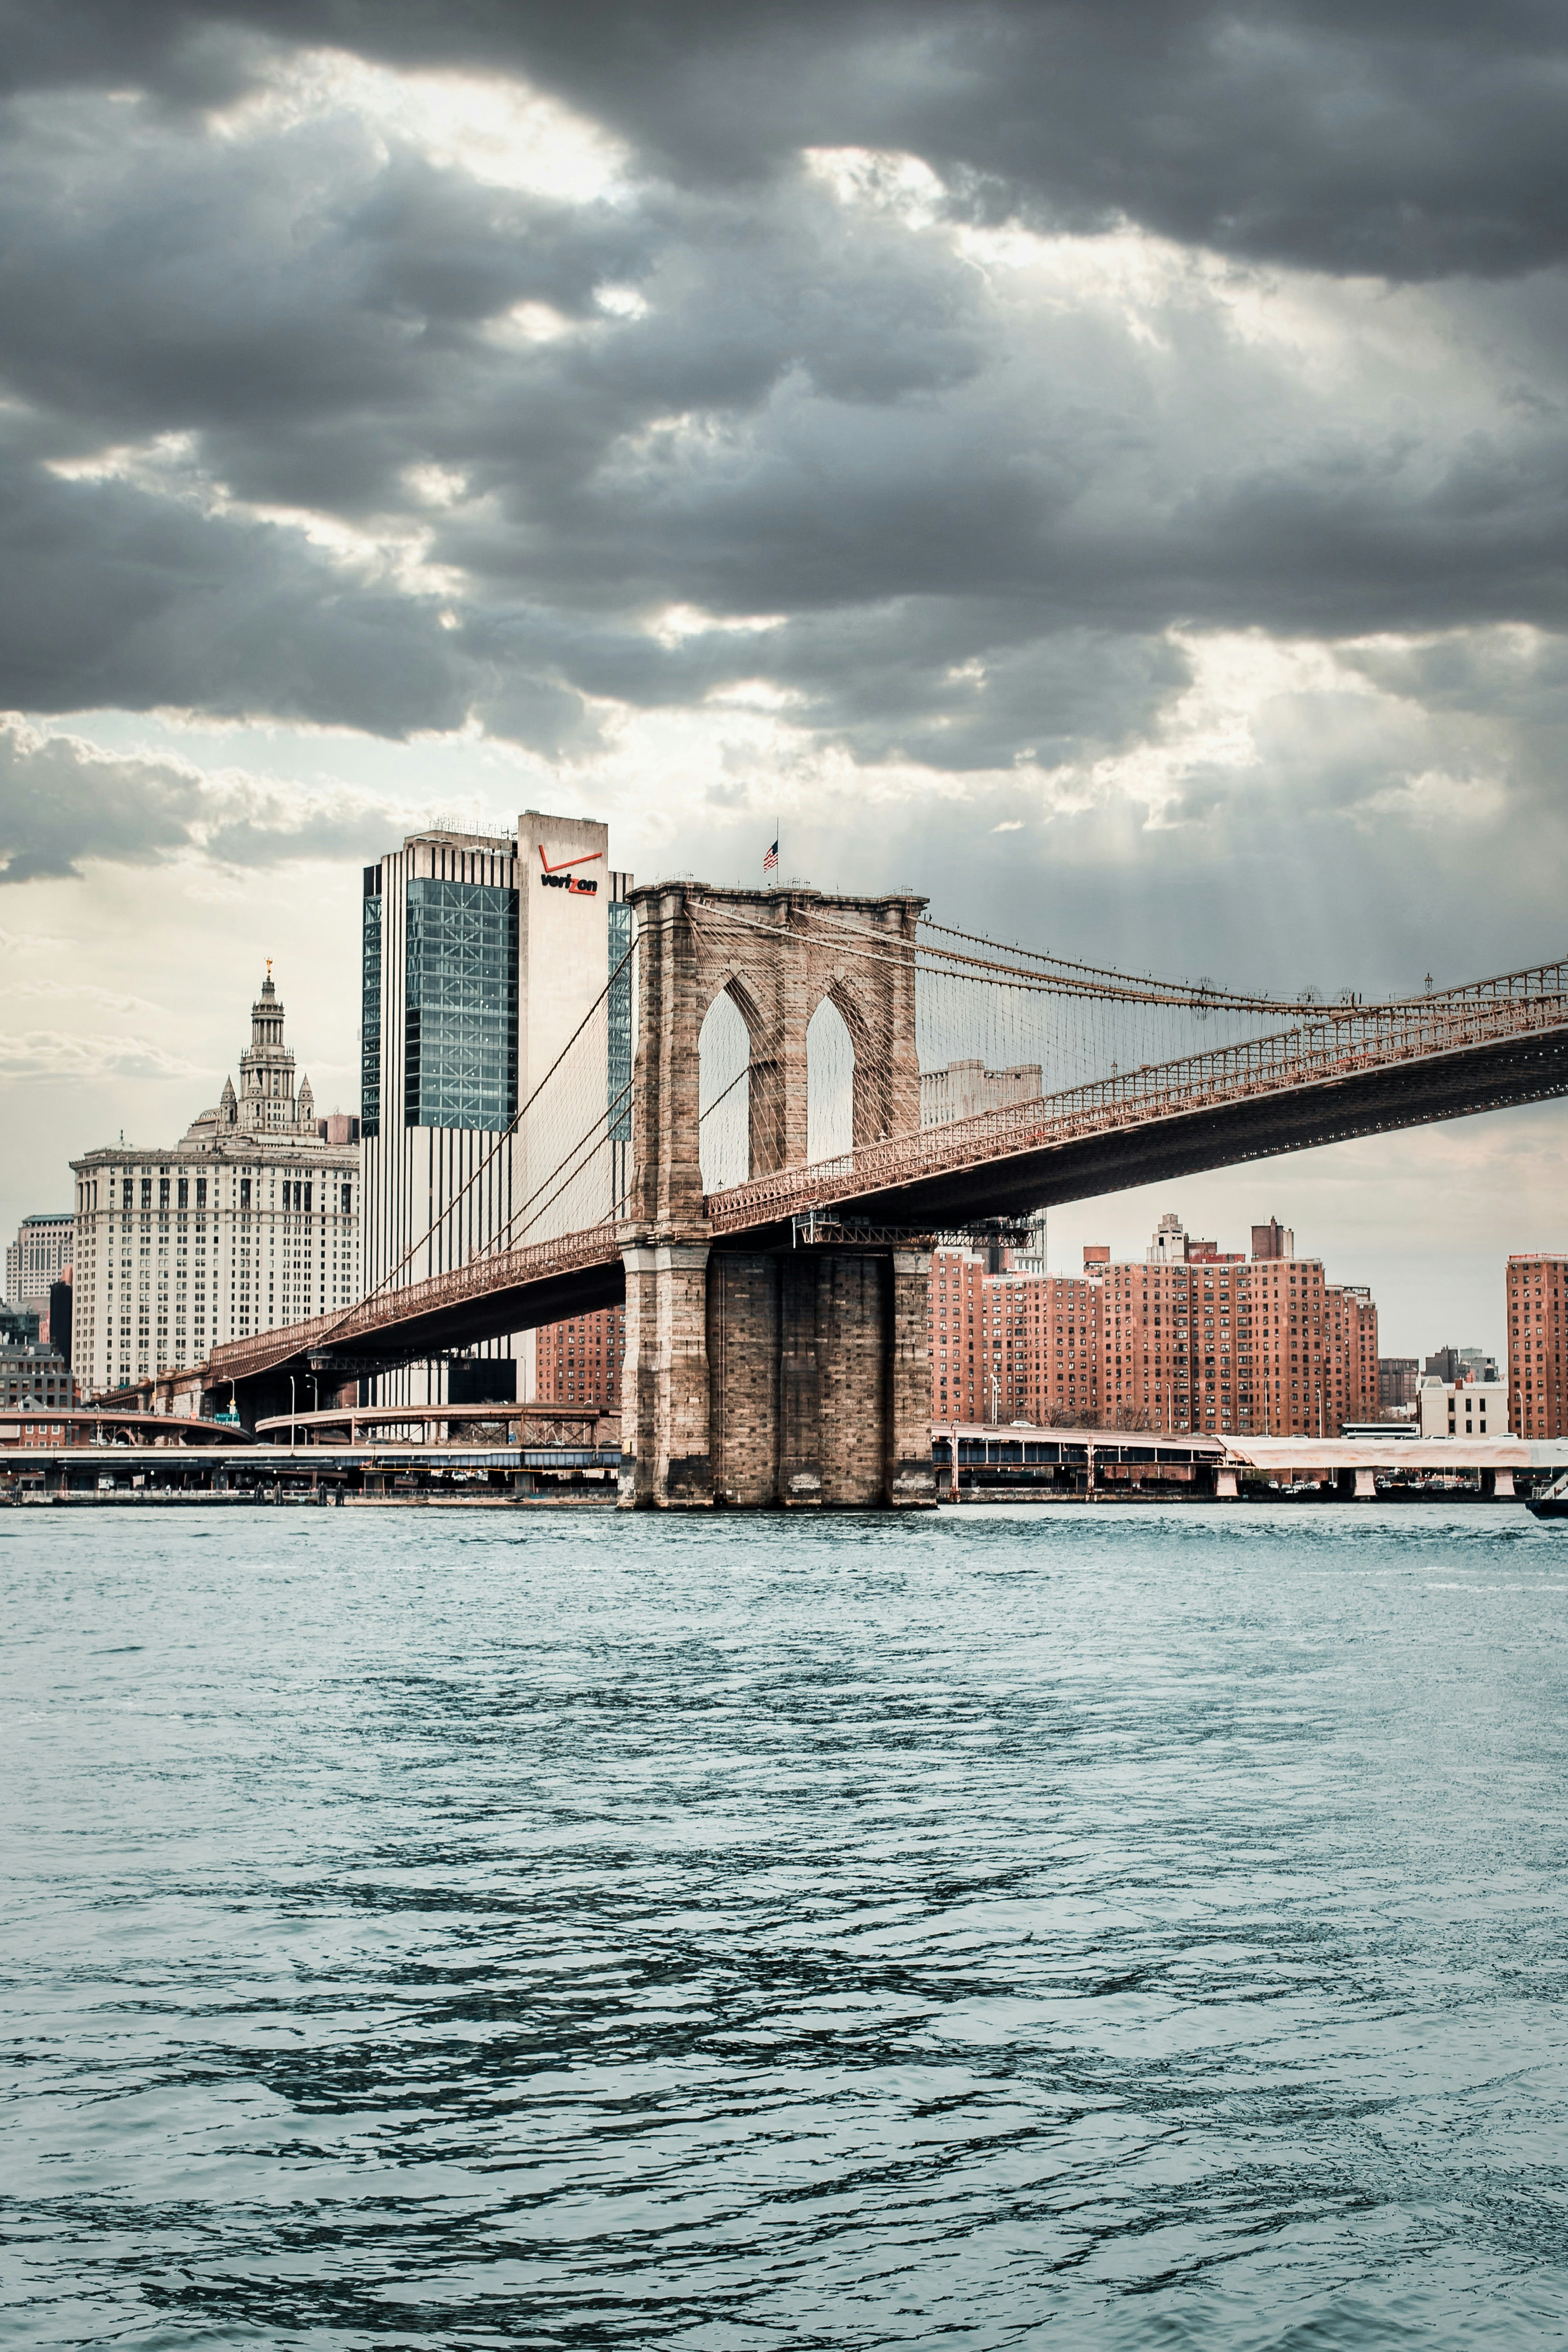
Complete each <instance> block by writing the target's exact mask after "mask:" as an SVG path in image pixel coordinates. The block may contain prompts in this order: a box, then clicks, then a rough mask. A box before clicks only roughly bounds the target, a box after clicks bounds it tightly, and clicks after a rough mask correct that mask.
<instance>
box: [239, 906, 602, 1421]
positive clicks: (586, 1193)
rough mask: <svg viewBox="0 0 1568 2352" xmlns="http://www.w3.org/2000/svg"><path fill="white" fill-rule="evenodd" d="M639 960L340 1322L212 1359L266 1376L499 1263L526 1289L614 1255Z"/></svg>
mask: <svg viewBox="0 0 1568 2352" xmlns="http://www.w3.org/2000/svg"><path fill="white" fill-rule="evenodd" d="M635 957H636V946H635V943H634V945H633V946H632V947H631V948H628V949H627V950H626V954H625V955H624V956H623V957H622V958H621V960H620V961H619V962H618V963H617V964H616V967H615V969H614V970H613V971H611V973H610V975H609V978H608V980H607V981H606V982H605V987H604V988H603V990H602V991H601V992H600V994H599V995H598V996H597V997H596V998H595V1002H594V1003H593V1004H592V1005H591V1006H590V1007H589V1009H588V1011H587V1013H585V1014H584V1017H583V1019H582V1021H581V1022H580V1023H579V1024H578V1025H577V1027H576V1029H575V1030H574V1032H573V1034H572V1035H571V1036H570V1037H569V1038H568V1039H567V1041H566V1043H565V1045H563V1046H562V1048H561V1049H560V1051H559V1052H558V1053H557V1055H556V1056H555V1058H554V1060H553V1061H552V1063H551V1064H550V1065H549V1066H548V1067H547V1068H546V1069H545V1070H544V1071H543V1072H542V1075H541V1076H540V1077H539V1078H538V1080H537V1081H536V1082H535V1083H534V1084H533V1086H532V1087H531V1089H530V1091H529V1093H528V1094H527V1095H526V1097H524V1099H523V1101H522V1102H521V1104H520V1106H519V1108H518V1110H517V1111H516V1113H515V1115H514V1116H513V1118H511V1120H510V1122H509V1124H508V1125H507V1126H506V1127H504V1128H501V1129H498V1130H497V1131H496V1133H495V1136H494V1139H493V1140H492V1141H491V1142H490V1144H489V1147H488V1148H487V1149H486V1150H485V1151H484V1152H483V1153H482V1155H481V1157H480V1158H479V1161H478V1163H477V1165H476V1166H475V1168H474V1170H473V1171H472V1173H471V1174H470V1175H469V1176H468V1179H467V1180H466V1181H465V1182H464V1183H463V1184H462V1185H461V1186H460V1187H459V1188H458V1191H457V1192H455V1193H454V1194H453V1195H452V1197H451V1199H450V1200H449V1201H448V1202H447V1203H446V1204H445V1206H444V1207H443V1209H442V1210H441V1212H440V1213H439V1214H438V1215H437V1216H436V1217H434V1218H433V1219H432V1220H431V1222H430V1223H429V1224H428V1225H427V1226H426V1228H425V1231H424V1232H423V1233H422V1234H419V1235H418V1236H417V1238H416V1240H415V1241H413V1242H412V1243H410V1244H409V1245H408V1247H407V1248H406V1249H405V1251H404V1253H403V1255H402V1256H401V1257H400V1258H399V1259H398V1260H397V1262H396V1264H395V1265H392V1266H390V1267H389V1268H388V1269H387V1271H386V1272H385V1273H384V1275H383V1276H381V1278H380V1280H379V1281H377V1282H376V1283H374V1285H373V1286H371V1288H370V1289H369V1290H368V1291H366V1292H365V1293H364V1294H363V1297H360V1298H359V1299H357V1300H356V1301H355V1302H354V1304H353V1306H352V1307H348V1308H346V1309H344V1310H342V1312H340V1313H338V1314H337V1315H334V1316H321V1317H318V1318H314V1320H313V1321H312V1322H310V1323H308V1324H298V1325H289V1326H284V1327H280V1328H279V1329H276V1330H273V1331H268V1332H258V1333H257V1334H256V1335H255V1337H254V1338H253V1339H250V1340H248V1341H237V1342H234V1341H231V1342H230V1343H229V1344H228V1345H227V1346H226V1347H225V1348H224V1349H221V1350H216V1351H215V1354H216V1355H217V1356H220V1357H221V1359H222V1360H223V1361H224V1362H225V1363H228V1362H229V1361H230V1360H231V1359H233V1358H235V1357H236V1356H237V1355H238V1354H239V1353H241V1352H243V1353H244V1355H245V1358H246V1371H247V1373H251V1372H254V1371H258V1370H266V1369H267V1367H268V1363H270V1362H274V1361H281V1360H283V1358H284V1357H285V1356H288V1355H291V1354H294V1353H296V1352H298V1351H299V1350H300V1349H301V1348H306V1347H308V1348H310V1349H311V1350H316V1349H326V1348H330V1347H331V1346H333V1345H334V1344H342V1343H343V1342H346V1341H349V1340H352V1339H354V1338H355V1337H356V1336H359V1335H362V1334H369V1333H371V1332H374V1328H376V1326H377V1325H378V1323H380V1322H381V1321H383V1320H384V1319H386V1316H385V1310H386V1309H387V1308H388V1307H391V1306H393V1305H394V1304H395V1307H396V1310H397V1314H398V1315H399V1316H406V1315H408V1314H410V1313H413V1312H416V1311H417V1310H418V1307H419V1304H420V1301H421V1297H422V1295H423V1296H424V1297H427V1298H428V1302H429V1304H430V1305H431V1306H436V1305H442V1304H447V1303H449V1302H450V1301H451V1300H452V1299H453V1298H454V1297H457V1296H458V1295H459V1294H460V1293H462V1292H463V1291H466V1290H471V1291H475V1292H482V1291H485V1290H488V1289H491V1288H494V1287H495V1286H496V1284H497V1277H498V1274H499V1272H500V1262H501V1261H502V1260H509V1259H510V1260H516V1259H520V1258H522V1257H523V1256H524V1255H526V1259H527V1261H528V1262H527V1263H526V1264H517V1265H509V1266H508V1268H507V1271H508V1273H509V1274H515V1276H516V1277H517V1278H518V1279H520V1280H521V1279H527V1278H528V1277H529V1276H539V1275H542V1274H547V1273H550V1272H553V1271H557V1270H561V1271H565V1270H568V1269H569V1267H570V1266H572V1265H575V1264H578V1263H587V1262H591V1261H592V1260H593V1259H594V1258H595V1257H597V1256H602V1255H605V1249H606V1247H613V1236H614V1231H615V1226H616V1221H617V1220H618V1219H620V1218H621V1217H624V1216H625V1215H626V1208H627V1202H628V1195H629V1192H630V1186H631V1169H632V1142H631V1138H632V1119H631V1105H632V1085H631V1076H630V1072H629V1068H627V1067H624V1066H622V1063H623V1061H624V1056H623V1055H619V1054H617V1053H616V1051H614V1050H613V1048H614V1046H615V1045H616V1044H618V1043H619V1042H620V1041H619V1040H618V1039H617V1038H616V1036H615V1035H614V1034H613V1030H614V1023H615V1009H616V1001H617V990H618V986H619V984H620V983H622V982H629V981H630V979H631V976H632V974H633V972H634V970H635ZM476 1223H478V1224H479V1226H480V1228H481V1230H480V1232H479V1237H478V1239H477V1241H476V1238H475V1233H474V1228H475V1225H476ZM557 1261H559V1266H558V1265H557V1263H556V1262H557ZM378 1309H379V1310H380V1312H378ZM253 1358H254V1359H255V1360H254V1361H252V1359H253ZM224 1376H225V1377H226V1376H227V1375H224Z"/></svg>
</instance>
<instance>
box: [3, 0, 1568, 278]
mask: <svg viewBox="0 0 1568 2352" xmlns="http://www.w3.org/2000/svg"><path fill="white" fill-rule="evenodd" d="M8 17H9V22H8V25H7V26H6V37H5V41H4V45H3V50H0V55H3V58H4V69H5V72H6V73H7V74H8V75H9V77H10V78H11V79H12V81H13V83H14V84H15V85H16V86H21V85H25V84H26V83H29V82H38V81H42V82H61V81H74V80H77V79H82V78H97V79H100V80H101V81H103V82H105V83H109V84H112V83H114V82H118V81H130V82H135V81H137V80H140V79H142V78H147V79H151V80H153V82H154V83H155V84H156V85H157V86H158V87H160V88H161V89H163V90H164V91H165V92H167V93H168V94H169V95H170V96H171V97H173V98H174V99H175V100H181V101H184V102H193V101H194V102H210V101H211V100H213V99H215V98H217V97H222V96H226V95H229V94H231V93H232V92H233V91H234V90H235V89H237V88H241V87H243V86H244V84H245V81H246V79H247V72H248V70H249V69H250V64H251V61H250V60H249V59H248V58H247V54H246V50H245V46H244V43H243V40H242V39H241V38H240V37H239V34H240V31H241V30H242V29H248V30H250V31H252V32H257V33H261V34H265V35H268V36H271V37H276V38H279V39H281V40H282V41H284V42H289V43H294V42H302V43H315V44H323V45H327V46H331V47H344V48H348V49H353V50H358V51H359V52H360V53H361V54H363V55H365V56H368V57H373V58H384V59H387V60H389V61H392V62H395V63H396V64H399V65H404V66H410V65H412V66H422V67H442V66H447V67H453V66H460V67H466V68H480V69H499V70H502V71H507V72H510V73H515V74H521V75H524V76H528V77H530V78H532V79H538V80H540V81H542V83H544V84H545V85H546V86H547V87H549V88H552V89H555V90H557V91H559V92H561V93H562V94H563V95H564V96H566V97H568V98H570V99H571V100H573V101H574V102H575V103H576V104H578V105H580V106H582V107H583V108H584V109H585V110H587V111H588V112H590V113H592V114H594V115H595V116H596V117H598V118H599V119H601V120H603V121H608V122H612V123H614V124H615V125H616V127H617V128H618V129H620V130H621V131H623V132H624V133H625V134H626V136H627V137H628V138H630V139H632V140H633V141H634V142H637V145H638V146H639V147H640V148H641V149H642V150H643V151H644V152H645V153H646V154H647V155H648V156H649V157H650V158H651V159H652V160H653V161H655V162H656V163H657V164H658V167H659V168H660V169H661V170H663V171H664V172H667V173H671V174H672V175H674V176H676V177H680V178H687V179H691V178H695V177H704V176H705V177H709V178H716V179H721V180H729V181H735V180H742V179H746V178H749V177H752V176H753V175H755V174H756V173H759V172H765V171H767V170H769V169H771V168H773V167H775V166H776V165H777V164H778V163H780V162H781V160H783V159H784V158H785V157H787V156H788V155H789V154H791V153H792V152H794V151H795V150H796V149H798V148H799V147H801V146H805V145H816V146H822V145H831V144H839V145H870V146H884V147H892V148H899V149H908V150H910V151H911V152H916V153H919V154H921V155H923V156H925V157H926V158H927V160H928V161H930V162H931V163H933V164H935V165H936V166H938V167H939V168H940V169H942V171H943V172H944V173H949V174H952V176H954V177H955V178H956V179H958V180H959V181H961V182H962V183H963V184H964V186H965V188H966V190H967V201H968V202H969V203H971V204H972V205H974V206H975V207H976V208H977V209H979V210H981V211H984V212H986V213H989V214H993V215H994V214H996V213H998V212H1005V211H1009V210H1014V209H1021V210H1023V211H1024V212H1026V214H1028V215H1031V216H1034V217H1037V218H1041V219H1047V220H1050V221H1052V222H1055V223H1059V224H1061V225H1063V226H1070V227H1074V228H1080V229H1084V228H1089V229H1092V228H1096V227H1100V226H1104V225H1105V223H1106V222H1107V221H1108V220H1111V219H1114V218H1117V217H1121V216H1125V217H1127V218H1130V219H1132V220H1134V221H1137V222H1139V223H1141V224H1142V226H1145V227H1149V228H1152V229H1155V230H1157V231H1159V232H1160V233H1161V234H1163V235H1166V236H1173V237H1176V238H1179V239H1182V240H1184V241H1188V240H1191V241H1199V242H1202V243H1204V244H1206V245H1209V246H1212V247H1215V248H1216V249H1219V250H1222V251H1227V252H1232V253H1238V254H1244V255H1247V256H1249V257H1268V258H1274V259H1282V260H1289V261H1291V262H1297V263H1301V264H1305V265H1306V266H1309V267H1311V268H1328V269H1334V270H1352V271H1373V272H1378V273H1386V274H1389V275H1392V276H1394V277H1415V278H1424V277H1429V276H1433V275H1444V274H1446V273H1447V272H1449V271H1452V270H1480V271H1503V272H1510V271H1516V270H1519V269H1524V268H1535V267H1538V266H1540V265H1541V264H1542V263H1544V262H1548V261H1551V260H1554V259H1556V258H1557V257H1560V256H1561V255H1562V253H1563V247H1564V238H1565V236H1568V184H1565V173H1568V142H1564V138H1563V50H1564V46H1565V43H1568V27H1565V25H1564V20H1563V13H1562V10H1561V9H1560V8H1558V7H1556V6H1554V5H1550V0H1493V5H1489V6H1487V7H1484V8H1478V7H1475V6H1473V5H1464V6H1461V5H1458V0H1432V5H1423V6H1416V5H1412V0H1357V5H1353V6H1352V5H1349V0H1317V5H1313V0H1294V5H1291V0H1276V5H1249V6H1246V7H1242V6H1238V5H1234V0H1233V5H1205V0H1123V5H1117V6H1112V7H1107V6H1105V5H1102V0H1057V5H1051V0H992V5H967V0H966V5H962V6H954V5H943V4H942V0H898V5H853V0H848V5H846V0H752V5H749V6H747V7H744V8H738V7H736V6H734V5H732V0H598V5H595V6H593V7H590V8H584V7H582V6H577V5H565V0H531V5H528V6H526V7H519V6H516V5H512V0H467V5H464V6H463V7H462V8H460V9H433V8H431V7H430V6H429V5H427V0H249V5H247V0H228V5H224V6H222V7H220V8H212V7H204V6H202V5H178V0H140V5H139V0H107V5H105V0H98V5H92V0H85V5H70V0H52V5H42V0H30V5H28V0H13V5H12V6H11V8H10V10H9V12H8Z"/></svg>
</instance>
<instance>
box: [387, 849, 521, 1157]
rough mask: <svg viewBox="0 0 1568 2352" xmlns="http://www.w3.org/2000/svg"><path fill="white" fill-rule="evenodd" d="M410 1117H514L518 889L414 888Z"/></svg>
mask: <svg viewBox="0 0 1568 2352" xmlns="http://www.w3.org/2000/svg"><path fill="white" fill-rule="evenodd" d="M407 904H408V949H407V987H406V992H405V1011H404V1118H405V1122H406V1124H407V1125H408V1126H409V1127H479V1128H503V1127H508V1126H510V1123H511V1121H512V1119H513V1118H514V1117H515V1116H516V1113H517V892H516V891H515V890H505V889H501V888H500V887H497V886H496V885H494V884H492V883H488V882H435V881H426V880H423V879H419V880H416V881H412V882H410V883H409V885H408V900H407Z"/></svg>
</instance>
